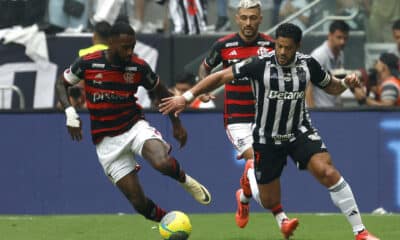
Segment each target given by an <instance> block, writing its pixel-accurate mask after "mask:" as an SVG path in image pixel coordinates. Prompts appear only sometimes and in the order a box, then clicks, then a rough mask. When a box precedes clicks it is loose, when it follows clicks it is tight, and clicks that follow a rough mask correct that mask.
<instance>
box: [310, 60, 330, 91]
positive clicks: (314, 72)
mask: <svg viewBox="0 0 400 240" xmlns="http://www.w3.org/2000/svg"><path fill="white" fill-rule="evenodd" d="M307 65H308V69H310V78H311V82H312V83H313V84H314V85H316V86H317V87H319V88H325V87H326V86H328V84H329V83H330V81H331V76H330V74H329V73H328V72H326V71H325V70H323V69H322V66H321V64H319V63H318V61H317V60H315V58H313V57H310V58H309V59H307Z"/></svg>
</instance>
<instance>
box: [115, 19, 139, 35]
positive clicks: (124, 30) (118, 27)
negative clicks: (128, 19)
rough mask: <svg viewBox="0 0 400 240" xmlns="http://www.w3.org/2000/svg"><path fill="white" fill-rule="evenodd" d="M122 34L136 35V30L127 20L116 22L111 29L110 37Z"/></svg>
mask: <svg viewBox="0 0 400 240" xmlns="http://www.w3.org/2000/svg"><path fill="white" fill-rule="evenodd" d="M121 34H127V35H132V36H135V30H133V28H132V27H131V25H129V24H128V23H125V22H116V23H115V24H114V25H113V26H112V27H111V30H110V37H115V36H119V35H121Z"/></svg>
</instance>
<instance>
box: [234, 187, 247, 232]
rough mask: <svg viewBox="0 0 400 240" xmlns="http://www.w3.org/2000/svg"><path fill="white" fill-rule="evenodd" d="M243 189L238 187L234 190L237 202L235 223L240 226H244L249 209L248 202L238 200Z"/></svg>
mask: <svg viewBox="0 0 400 240" xmlns="http://www.w3.org/2000/svg"><path fill="white" fill-rule="evenodd" d="M242 192H243V190H242V189H238V190H237V191H236V203H237V210H236V216H235V220H236V225H238V227H240V228H244V227H246V225H247V223H248V222H249V210H250V206H249V204H248V203H246V204H245V203H242V202H241V201H240V195H241V194H242Z"/></svg>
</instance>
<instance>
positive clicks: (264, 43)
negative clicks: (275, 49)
mask: <svg viewBox="0 0 400 240" xmlns="http://www.w3.org/2000/svg"><path fill="white" fill-rule="evenodd" d="M257 45H259V46H270V45H271V42H269V41H258V42H257Z"/></svg>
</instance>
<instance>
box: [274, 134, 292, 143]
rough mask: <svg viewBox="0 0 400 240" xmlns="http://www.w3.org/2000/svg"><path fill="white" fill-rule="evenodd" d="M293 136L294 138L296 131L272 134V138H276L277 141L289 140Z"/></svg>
mask: <svg viewBox="0 0 400 240" xmlns="http://www.w3.org/2000/svg"><path fill="white" fill-rule="evenodd" d="M291 138H294V133H288V134H281V135H275V136H272V139H274V140H275V141H288V140H290V139H291Z"/></svg>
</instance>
